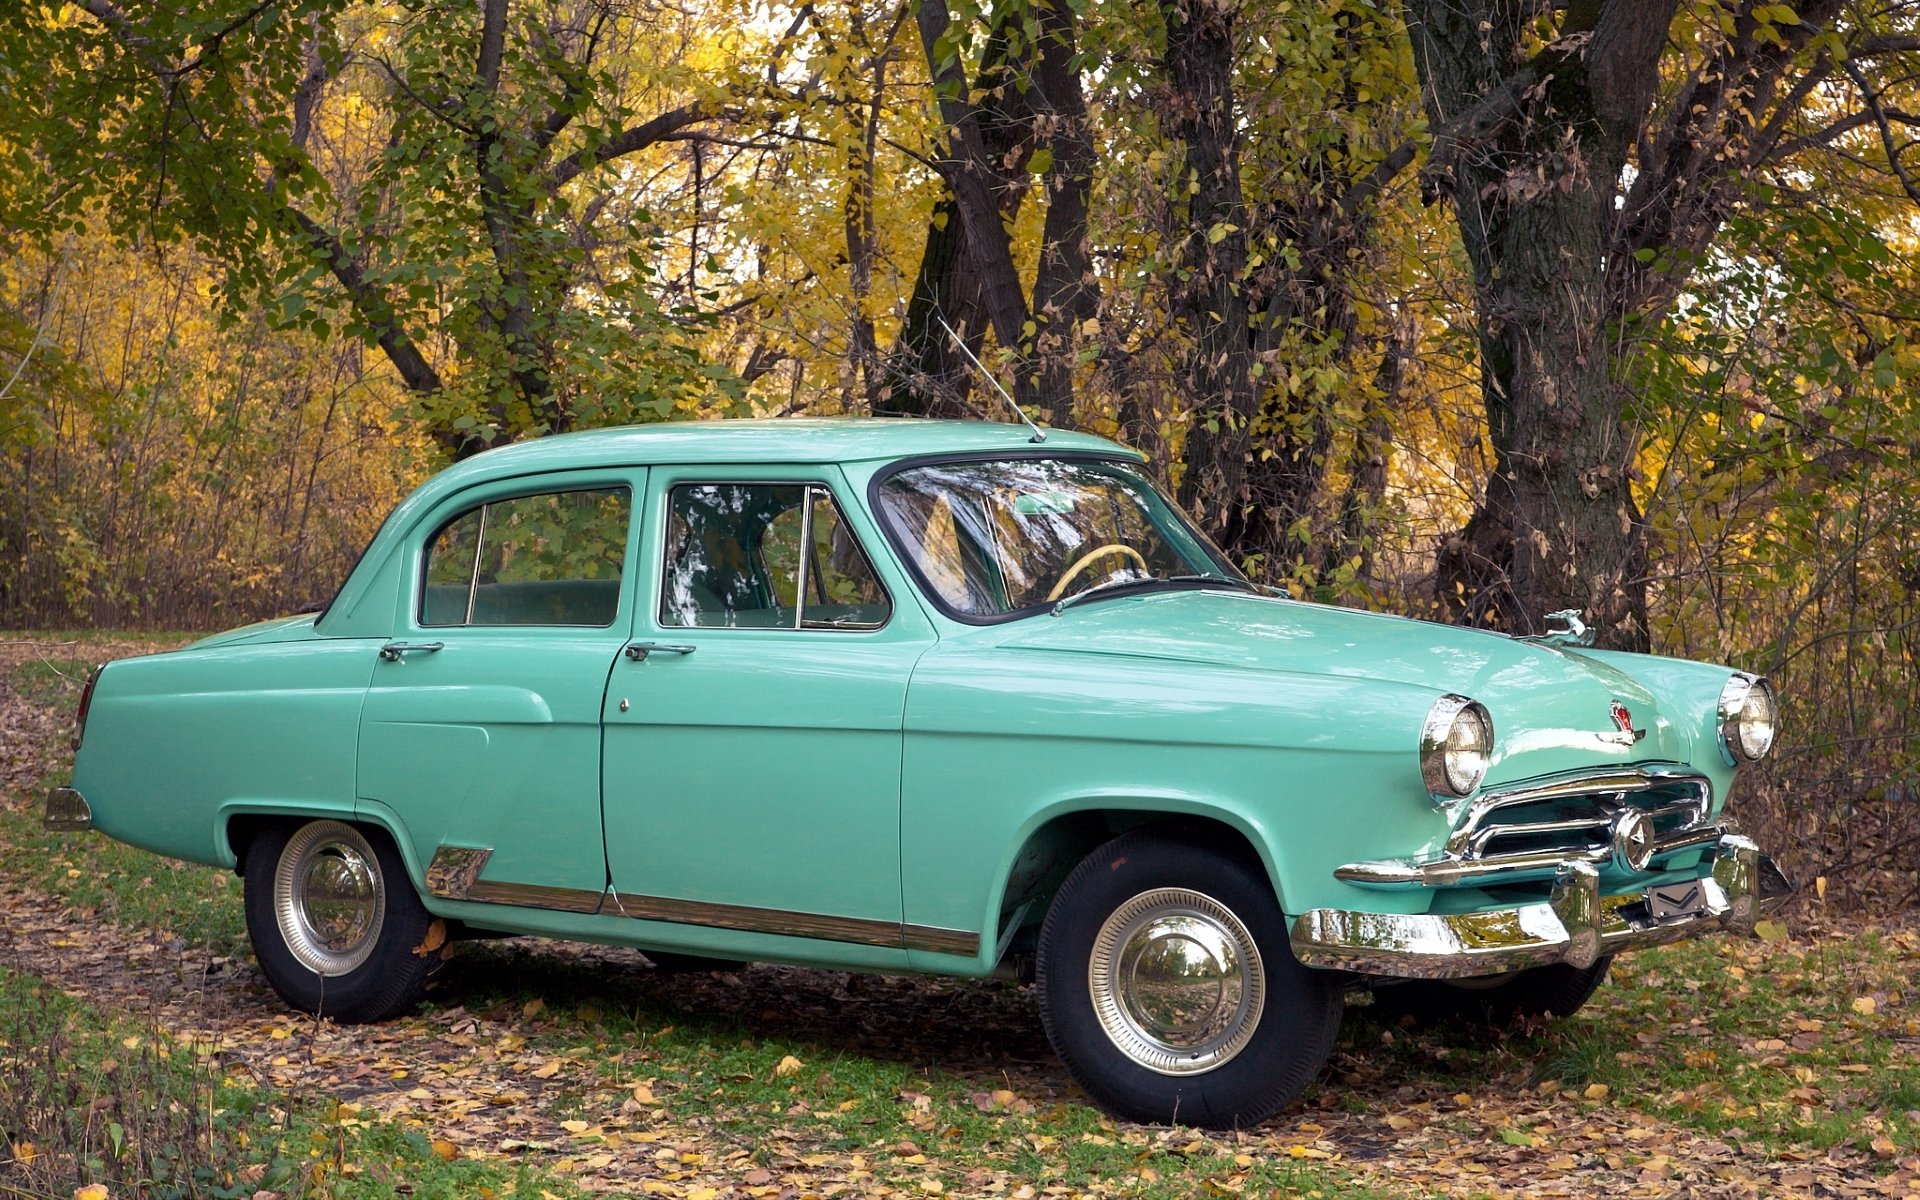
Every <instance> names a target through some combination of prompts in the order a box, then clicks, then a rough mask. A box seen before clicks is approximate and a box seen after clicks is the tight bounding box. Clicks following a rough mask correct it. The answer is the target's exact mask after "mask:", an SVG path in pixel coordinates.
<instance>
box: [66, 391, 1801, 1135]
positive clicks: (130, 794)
mask: <svg viewBox="0 0 1920 1200" xmlns="http://www.w3.org/2000/svg"><path fill="white" fill-rule="evenodd" d="M1566 620H1567V621H1568V623H1569V625H1570V626H1571V628H1570V629H1569V630H1568V631H1567V632H1566V633H1564V634H1556V635H1552V636H1549V637H1545V638H1539V639H1532V640H1525V639H1514V638H1509V637H1506V636H1503V635H1500V634H1495V633H1488V632H1481V631H1475V630H1470V629H1462V628H1455V627H1449V626H1438V625H1432V624H1427V623H1422V622H1417V621H1409V620H1403V619H1399V618H1395V617H1388V616H1381V615H1378V614H1374V613H1365V612H1356V611H1349V610H1344V609H1337V608H1329V607H1324V606H1320V605H1315V604H1305V603H1298V602H1295V601H1292V600H1288V599H1282V598H1276V597H1275V596H1273V595H1270V594H1268V593H1267V592H1266V591H1265V590H1264V589H1262V588H1260V587H1257V586H1255V585H1253V584H1251V583H1249V582H1248V581H1247V580H1246V579H1245V577H1243V576H1242V575H1241V574H1240V572H1239V571H1237V570H1236V569H1235V568H1234V567H1233V565H1232V564H1231V563H1229V562H1228V561H1226V560H1225V559H1224V558H1223V557H1222V555H1221V554H1220V553H1219V552H1218V551H1217V550H1216V549H1214V548H1213V547H1212V546H1211V545H1210V544H1209V543H1208V542H1207V540H1206V539H1205V537H1204V536H1203V535H1202V534H1200V533H1199V532H1198V531H1197V530H1196V529H1195V527H1194V526H1193V525H1192V524H1191V523H1190V522H1189V521H1187V520H1186V519H1185V518H1184V517H1182V516H1181V515H1180V513H1179V512H1178V511H1177V510H1176V509H1175V508H1174V506H1173V505H1172V504H1170V503H1169V502H1168V501H1167V500H1166V499H1165V497H1164V496H1163V495H1162V494H1161V493H1160V492H1159V491H1158V490H1157V489H1156V488H1155V486H1154V484H1153V483H1152V482H1151V481H1150V480H1149V479H1148V477H1147V475H1146V473H1145V472H1144V470H1143V469H1142V467H1141V465H1140V458H1139V456H1138V455H1136V454H1134V453H1133V452H1131V451H1128V450H1126V449H1124V448H1122V447H1121V446H1118V445H1115V444H1114V443H1112V442H1108V441H1105V440H1103V439H1100V438H1096V437H1090V436H1085V435H1080V434H1072V433H1065V432H1053V433H1048V434H1046V435H1045V437H1044V440H1041V438H1039V437H1037V436H1035V435H1032V434H1030V433H1029V432H1028V431H1027V430H1025V429H1022V428H1019V427H1015V426H1005V425H989V424H976V423H964V422H951V423H949V422H932V421H900V420H891V421H889V420H865V421H862V420H844V421H802V420H783V421H767V422H720V423H695V424H679V425H658V426H648V427H641V428H632V429H616V430H607V431H603V432H595V433H581V434H569V435H566V436H560V437H551V438H546V439H542V440H539V441H535V442H530V443H526V444H521V445H515V446H509V447H506V448H503V449H499V450H495V451H492V452H489V453H486V454H482V455H479V456H477V457H475V458H473V459H471V460H469V461H467V462H464V463H461V464H460V465H458V466H455V467H453V468H451V469H449V470H447V471H444V472H442V473H441V474H440V475H438V476H436V477H435V478H433V479H432V480H430V481H428V482H427V483H426V484H425V485H423V486H422V487H421V488H420V489H419V490H418V491H416V492H414V493H413V495H411V496H410V497H408V498H407V499H406V500H405V501H404V502H403V503H401V504H400V505H399V506H398V507H397V508H396V509H395V510H394V511H393V514H392V515H391V516H390V517H389V518H388V519H387V521H386V523H385V525H384V526H382V528H381V529H380V532H379V533H378V535H377V536H375V538H374V539H373V542H372V544H371V545H370V546H369V547H368V548H367V551H366V553H365V555H364V556H363V557H362V558H361V560H360V562H359V564H358V565H357V566H356V567H355V568H354V570H353V573H352V574H351V576H349V578H348V579H347V581H346V583H345V585H344V586H343V587H342V588H341V589H340V592H339V594H338V595H337V596H336V597H335V598H334V600H333V602H332V603H331V604H329V605H328V606H327V608H326V610H325V611H324V612H322V613H320V614H318V615H317V616H316V615H308V616H301V617H295V618H292V619H289V620H281V621H272V622H268V623H265V624H260V625H254V626H249V627H247V628H244V629H238V630H234V631H233V632H230V633H225V634H221V635H219V636H217V637H212V638H208V639H206V640H205V641H201V642H198V643H196V644H194V645H192V646H188V647H186V648H184V649H181V650H176V651H172V652H169V653H165V654H157V655H153V656H150V657H144V658H133V659H125V660H121V661H118V662H114V663H112V664H111V665H109V666H107V667H106V668H104V669H103V670H102V671H101V672H99V673H97V674H96V677H95V679H94V680H93V682H92V683H91V684H90V686H89V690H88V695H87V700H86V702H85V703H84V704H83V706H82V712H81V740H80V742H79V750H78V754H77V757H76V759H75V763H74V772H73V782H72V786H71V787H67V788H61V789H58V790H56V791H55V792H53V793H52V794H51V796H50V797H49V799H48V803H47V823H48V824H49V825H50V826H52V827H55V828H67V829H83V828H95V829H99V830H100V831H102V832H104V833H106V834H107V835H108V836H111V837H114V838H118V839H120V840H122V841H126V842H130V843H132V844H134V845H137V846H142V847H145V848H147V849H150V850H153V851H156V852H158V853H161V854H167V855H172V856H173V857H175V858H181V859H186V860H189V861H193V862H201V863H209V864H214V865H217V866H222V867H230V868H232V869H233V870H235V871H237V872H238V873H240V874H241V875H242V876H243V877H244V879H245V898H246V914H247V921H248V928H249V930H250V932H251V935H252V940H253V945H254V948H255V952H256V954H257V956H258V958H259V960H260V965H261V967H262V969H263V970H264V972H265V974H266V976H267V978H268V979H269V980H270V981H271V982H272V984H273V986H274V987H275V988H276V989H277V990H278V991H279V993H280V994H281V995H282V996H283V997H284V998H285V999H286V1001H287V1002H288V1003H289V1004H291V1005H292V1006H294V1007H295V1008H298V1009H302V1010H305V1011H308V1012H314V1013H319V1014H323V1015H326V1016H331V1017H334V1018H336V1019H338V1020H342V1021H372V1020H378V1019H381V1018H383V1017H386V1016H389V1015H391V1014H394V1013H397V1012H399V1011H401V1010H402V1009H404V1008H406V1007H407V1006H409V1005H411V1004H413V1003H414V1002H415V1001H416V1000H417V999H419V997H420V996H421V994H422V992H423V991H424V989H425V988H426V986H427V984H428V983H429V982H430V981H431V979H432V977H433V975H434V973H435V972H436V971H437V970H438V969H439V967H440V965H441V963H442V961H443V959H444V956H445V952H444V946H443V944H444V943H445V942H446V941H447V940H448V939H449V938H458V937H461V936H465V935H481V934H496V933H510V934H539V935H544V936H548V937H560V938H573V939H579V940H583V941H591V942H602V943H610V944H619V945H627V946H635V947H639V948H641V949H643V950H644V951H646V952H647V953H648V954H649V955H651V956H655V957H656V958H657V959H659V960H661V961H674V960H688V959H691V960H695V961H698V960H735V961H738V960H750V961H766V962H783V963H799V964H806V965H810V966H820V967H832V968H837V969H848V970H862V971H915V972H927V973H935V974H945V975H961V976H976V977H978V976H987V975H991V974H994V973H996V972H1000V973H1012V974H1015V975H1020V976H1030V977H1032V978H1034V979H1035V981H1036V984H1037V992H1038V996H1039V1001H1040V1011H1041V1015H1042V1018H1043V1020H1044V1022H1045V1024H1046V1029H1047V1033H1048V1035H1049V1037H1050V1038H1051V1039H1052V1041H1053V1044H1054V1046H1055V1047H1056V1048H1057V1049H1058V1051H1059V1053H1060V1056H1061V1058H1062V1059H1063V1060H1065V1062H1066V1064H1067V1066H1068V1067H1069V1068H1070V1069H1071V1071H1072V1072H1073V1074H1074V1076H1075V1078H1076V1079H1077V1080H1078V1081H1079V1082H1080V1083H1081V1084H1082V1085H1083V1086H1084V1087H1085V1089H1086V1090H1087V1092H1088V1093H1090V1094H1091V1095H1092V1096H1093V1097H1094V1099H1095V1100H1097V1101H1098V1102H1099V1103H1100V1104H1101V1105H1103V1106H1104V1107H1106V1108H1107V1109H1108V1110H1109V1111H1111V1112H1113V1113H1115V1114H1118V1115H1120V1116H1123V1117H1128V1118H1133V1119H1141V1120H1149V1121H1175V1120H1177V1121H1182V1122H1187V1123H1190V1124H1196V1125H1204V1126H1216V1127H1222V1126H1234V1125H1241V1126H1244V1125H1250V1124H1253V1123H1255V1122H1258V1121H1261V1120H1263V1119H1265V1118H1266V1117H1268V1116H1270V1115H1272V1114H1273V1113H1275V1112H1277V1111H1279V1110H1280V1109H1281V1108H1282V1107H1284V1106H1285V1105H1286V1104H1288V1103H1289V1102H1290V1101H1292V1100H1293V1099H1294V1098H1295V1097H1297V1096H1298V1095H1299V1094H1300V1093H1301V1091H1302V1090H1303V1089H1305V1088H1306V1087H1307V1086H1308V1084H1309V1083H1311V1082H1312V1080H1313V1078H1314V1077H1315V1075H1316V1073H1317V1072H1318V1071H1319V1070H1320V1068H1321V1066H1322V1064H1323V1063H1324V1062H1325V1060H1326V1057H1327V1055H1328V1053H1329V1050H1330V1048H1331V1046H1332V1044H1333V1039H1334V1035H1335V1032H1336V1030H1337V1028H1338V1026H1339V1022H1340V1019H1341V1014H1342V1007H1343V1003H1344V999H1345V996H1346V994H1347V993H1348V992H1350V991H1353V990H1355V989H1357V988H1368V987H1370V988H1372V989H1373V991H1374V993H1375V996H1376V1003H1377V1004H1379V1005H1381V1006H1382V1007H1384V1008H1386V1009H1387V1010H1389V1011H1396V1012H1397V1011H1408V1012H1418V1013H1422V1014H1426V1015H1433V1014H1437V1013H1446V1012H1452V1013H1459V1014H1465V1015H1471V1016H1478V1017H1482V1018H1486V1017H1493V1018H1496V1019H1497V1018H1501V1017H1507V1016H1511V1015H1514V1014H1518V1013H1522V1012H1556V1013H1562V1014H1565V1013H1570V1012H1572V1011H1573V1010H1574V1009H1575V1008H1577V1007H1579V1005H1580V1004H1581V1003H1583V1002H1584V1001H1585V1000H1586V998H1587V996H1588V995H1589V994H1590V993H1591V992H1592V990H1593V988H1594V986H1595V985H1596V984H1597V983H1598V982H1599V981H1600V979H1601V977H1602V975H1603V974H1604V972H1605V970H1606V966H1607V962H1608V960H1609V959H1610V957H1611V956H1612V955H1614V954H1617V953H1619V952H1621V951H1623V950H1629V949H1633V948H1635V947H1640V946H1647V945H1652V944H1655V943H1660V942H1667V941H1671V940H1673V939H1677V938H1683V937H1689V936H1694V935H1698V934H1704V933H1709V932H1714V931H1718V930H1722V929H1731V930H1737V931H1740V930H1749V929H1751V927H1752V925H1753V922H1754V921H1755V919H1756V916H1757V915H1758V914H1759V913H1760V912H1761V911H1762V910H1763V907H1764V906H1765V905H1767V904H1770V903H1772V902H1773V900H1774V899H1775V898H1776V897H1777V896H1779V895H1780V894H1783V892H1784V886H1785V881H1784V880H1782V879H1781V878H1780V877H1779V873H1778V872H1777V871H1776V870H1775V869H1774V868H1773V866H1772V864H1771V862H1770V861H1769V860H1768V859H1766V858H1765V857H1764V856H1763V855H1761V854H1760V853H1759V852H1758V850H1757V849H1756V847H1755V846H1754V844H1753V843H1752V842H1750V841H1748V840H1747V839H1745V838H1743V837H1741V836H1740V835H1739V834H1738V833H1736V832H1735V831H1734V830H1733V829H1732V827H1731V826H1730V825H1729V824H1728V823H1727V822H1726V821H1725V820H1724V819H1723V818H1722V816H1721V806H1722V804H1723V802H1724V800H1725V798H1726V795H1727V791H1728V788H1729V787H1730V785H1731V784H1732V782H1733V778H1734V774H1735V772H1736V770H1737V769H1738V768H1739V767H1740V766H1742V765H1744V764H1746V763H1748V762H1752V761H1754V760H1756V759H1759V758H1761V757H1762V756H1764V755H1765V754H1766V753H1767V752H1768V750H1769V748H1770V747H1771V745H1772V743H1773V740H1774V720H1775V712H1774V701H1773V695H1772V692H1771V691H1770V690H1769V688H1768V686H1767V684H1766V683H1765V682H1764V681H1763V680H1760V679H1757V678H1754V677H1753V676H1750V675H1746V674H1742V673H1740V672H1737V671H1732V670H1729V669H1727V668H1725V667H1716V666H1707V665H1704V664H1700V663H1693V662H1682V661H1677V660H1674V659H1667V658H1656V657H1649V656H1641V655H1633V654H1621V653H1606V652H1600V651H1596V650H1591V649H1587V648H1585V647H1583V646H1582V645H1580V644H1579V642H1580V638H1579V636H1578V629H1577V625H1578V621H1577V618H1576V617H1573V616H1571V615H1568V616H1567V617H1566Z"/></svg>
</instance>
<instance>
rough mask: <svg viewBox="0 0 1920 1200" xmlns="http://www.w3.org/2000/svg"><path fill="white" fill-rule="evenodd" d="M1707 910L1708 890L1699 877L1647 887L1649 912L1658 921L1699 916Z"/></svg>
mask: <svg viewBox="0 0 1920 1200" xmlns="http://www.w3.org/2000/svg"><path fill="white" fill-rule="evenodd" d="M1706 911H1707V891H1706V889H1705V888H1704V887H1702V886H1701V885H1700V881H1699V880H1698V879H1689V880H1688V881H1687V882H1685V883H1662V884H1657V885H1655V886H1654V887H1650V888H1648V889H1647V912H1648V913H1649V914H1650V915H1651V916H1652V917H1653V919H1654V920H1656V921H1673V920H1678V919H1679V918H1681V917H1697V916H1699V915H1700V914H1701V913H1703V912H1706Z"/></svg>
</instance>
